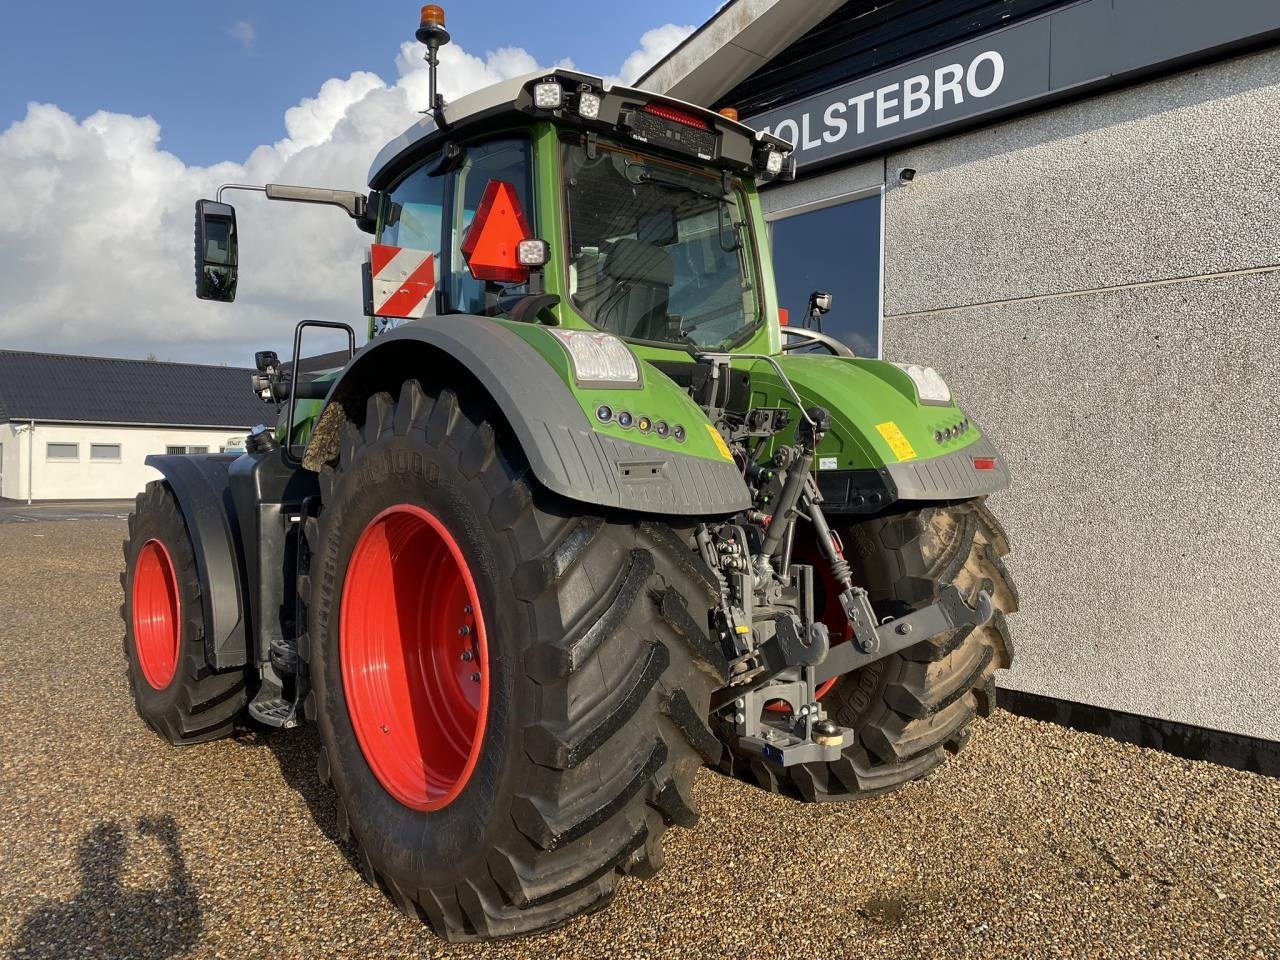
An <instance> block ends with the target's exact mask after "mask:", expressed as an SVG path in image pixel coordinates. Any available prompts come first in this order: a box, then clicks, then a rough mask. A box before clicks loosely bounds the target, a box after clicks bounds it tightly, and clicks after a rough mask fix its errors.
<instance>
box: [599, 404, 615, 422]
mask: <svg viewBox="0 0 1280 960" xmlns="http://www.w3.org/2000/svg"><path fill="white" fill-rule="evenodd" d="M596 419H597V420H599V421H600V422H601V423H608V422H609V421H610V420H612V419H613V407H611V406H609V405H608V404H607V403H602V404H600V406H598V407H596Z"/></svg>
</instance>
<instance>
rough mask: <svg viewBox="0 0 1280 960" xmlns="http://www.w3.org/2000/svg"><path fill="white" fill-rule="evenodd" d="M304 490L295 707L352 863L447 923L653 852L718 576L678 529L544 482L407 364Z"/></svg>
mask: <svg viewBox="0 0 1280 960" xmlns="http://www.w3.org/2000/svg"><path fill="white" fill-rule="evenodd" d="M321 492H322V501H323V509H322V512H321V513H320V516H319V517H318V518H317V519H316V520H314V521H312V522H310V523H309V524H308V526H307V529H306V537H307V542H308V545H309V548H310V551H311V558H310V563H309V568H308V573H307V574H306V575H305V576H304V577H303V581H302V585H301V590H302V593H303V596H304V598H305V599H306V603H307V636H306V637H305V638H304V640H303V642H302V643H301V645H300V653H301V655H302V656H303V658H304V659H305V660H306V661H307V662H308V664H309V668H310V672H311V682H312V693H311V695H310V697H309V698H308V701H307V704H306V714H307V716H308V717H309V718H312V719H314V720H315V721H316V722H317V724H318V725H319V730H320V737H321V742H322V752H321V755H320V757H319V769H320V775H321V777H322V779H324V780H325V781H326V782H330V783H332V785H333V788H334V791H335V793H336V794H337V820H338V825H339V829H340V831H341V833H342V835H343V837H344V839H346V840H347V841H348V842H349V843H351V844H352V845H353V846H354V847H355V848H356V850H357V851H358V856H359V860H360V862H361V863H362V864H363V867H364V872H365V874H366V876H367V878H368V879H369V880H370V881H371V882H373V883H375V884H376V885H377V886H379V887H380V888H381V889H382V890H383V891H384V892H385V893H386V894H387V895H388V896H389V897H390V898H391V899H392V900H393V901H394V902H395V903H396V904H397V905H398V906H399V907H400V909H401V910H403V911H404V912H405V913H407V914H409V915H410V916H413V917H417V918H419V919H421V920H425V921H427V922H428V923H430V925H431V926H432V927H433V928H434V930H435V931H436V932H437V933H438V934H440V935H441V936H443V937H446V938H447V939H449V940H453V941H462V940H476V939H485V938H491V937H505V936H513V935H516V934H523V933H529V932H532V931H537V930H543V929H547V928H550V927H554V926H557V925H559V924H561V923H563V922H565V921H567V920H569V919H570V918H572V917H574V916H576V915H578V914H581V913H584V912H587V911H591V910H594V909H598V908H600V907H602V906H603V905H604V904H606V903H607V902H608V901H609V899H610V898H611V897H612V895H613V893H614V888H615V884H616V882H617V879H618V876H619V874H621V873H629V872H630V873H639V874H642V875H648V874H651V873H653V872H654V871H656V870H657V869H658V867H659V866H660V864H661V861H662V849H661V845H660V837H661V835H662V833H663V831H664V829H665V828H666V826H667V825H669V824H672V823H676V824H680V825H682V826H689V825H692V823H693V822H694V821H695V819H696V812H695V810H694V806H693V803H692V800H691V798H690V786H691V783H692V780H693V777H694V775H695V773H696V771H697V769H698V768H699V767H700V766H701V765H702V764H703V763H704V762H706V761H714V760H716V759H717V758H718V755H719V751H720V745H719V743H718V742H717V741H716V739H715V737H714V736H713V735H712V734H711V732H710V730H709V729H708V728H707V727H706V725H705V721H704V719H703V718H705V717H706V716H707V711H708V708H709V702H710V695H711V691H712V689H713V688H714V687H715V686H717V684H718V682H719V681H718V678H719V677H722V676H723V674H722V673H719V672H718V671H720V670H721V669H722V667H723V661H722V660H721V661H718V662H717V656H718V655H717V653H716V651H715V650H714V648H713V647H712V645H711V644H710V643H709V641H708V639H707V637H706V634H705V630H704V629H703V628H702V627H701V626H699V624H704V623H706V622H707V617H706V612H707V610H709V609H710V607H711V606H712V605H713V603H714V600H715V596H716V585H715V579H714V577H713V575H712V574H711V572H710V571H709V570H707V569H706V568H705V566H704V565H703V564H702V562H701V561H700V560H699V559H698V558H697V556H696V554H695V553H694V552H693V550H692V548H691V546H690V541H689V540H688V539H687V536H686V533H685V532H681V531H677V530H675V529H674V528H673V527H671V526H668V525H666V524H655V523H650V522H638V521H636V520H635V518H629V517H626V516H621V515H612V514H611V515H603V514H599V513H593V512H592V511H591V510H590V508H585V507H583V506H582V505H581V504H574V503H569V502H567V501H564V500H562V499H560V498H558V497H555V496H552V495H550V494H548V493H547V492H546V491H544V490H542V489H541V488H538V487H537V486H536V485H535V484H534V483H533V482H532V481H531V480H530V479H529V478H528V476H527V469H526V466H525V463H524V461H523V458H522V455H521V453H520V450H519V448H518V446H517V445H516V444H515V442H514V440H513V439H512V438H511V437H510V436H509V435H508V432H507V428H506V427H505V425H504V424H503V423H502V422H501V420H500V419H499V418H498V417H497V415H496V414H495V413H494V412H493V411H492V410H491V409H490V408H489V407H488V405H486V404H484V403H483V402H480V401H478V400H476V399H469V398H465V397H464V398H460V397H459V395H458V394H456V393H455V392H454V391H452V390H448V389H446V390H443V391H441V392H440V393H439V395H438V396H435V397H433V396H429V395H428V394H427V393H426V392H425V391H424V390H423V389H422V388H421V387H420V386H419V384H418V383H417V382H413V381H410V382H407V383H405V384H404V385H403V388H402V389H401V390H400V394H399V397H398V398H392V397H391V396H390V395H389V394H386V393H381V394H377V395H375V396H373V397H372V398H371V399H370V400H369V402H368V405H367V411H366V418H365V422H364V424H363V426H362V427H355V426H348V428H347V429H346V432H345V434H344V436H343V440H342V443H341V444H340V451H339V458H338V461H337V463H336V464H334V465H331V466H328V467H326V468H324V470H323V471H322V473H321ZM378 584H381V586H379V585H378ZM441 611H445V614H442V613H441ZM446 614H447V615H446ZM370 678H372V679H370ZM472 684H474V685H473V686H471V685H472ZM380 743H381V744H382V745H380ZM388 745H389V748H386V747H387V746H388Z"/></svg>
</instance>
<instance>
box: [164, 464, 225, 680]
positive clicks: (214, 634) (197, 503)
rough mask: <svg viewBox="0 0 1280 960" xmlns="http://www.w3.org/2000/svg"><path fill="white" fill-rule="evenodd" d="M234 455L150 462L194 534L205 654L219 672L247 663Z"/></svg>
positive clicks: (193, 550) (190, 532)
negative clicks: (232, 475)
mask: <svg viewBox="0 0 1280 960" xmlns="http://www.w3.org/2000/svg"><path fill="white" fill-rule="evenodd" d="M235 459H236V458H235V457H228V456H222V455H218V454H211V455H208V456H176V455H167V456H159V455H152V456H149V457H147V460H146V462H147V466H149V467H154V468H155V469H157V470H159V471H160V474H161V476H163V477H164V480H165V483H167V484H168V485H169V489H170V490H172V491H173V495H174V496H175V497H176V498H177V500H178V507H179V509H181V511H182V518H183V520H185V521H186V524H187V532H188V533H189V534H190V535H191V548H192V552H193V553H194V554H195V558H196V572H197V573H198V574H199V577H200V603H201V606H202V607H203V612H204V652H205V658H206V659H207V660H208V662H209V665H210V666H211V667H213V668H214V669H215V670H222V669H225V668H227V667H237V666H243V665H244V664H246V663H247V662H248V654H249V629H248V622H247V619H246V617H245V603H244V584H243V580H242V571H243V569H244V564H243V561H242V557H243V550H242V547H241V544H240V532H239V523H238V520H237V516H236V507H235V503H234V501H233V500H232V497H231V484H230V481H229V478H228V475H227V469H228V467H229V466H230V465H231V464H232V463H233V462H234V461H235Z"/></svg>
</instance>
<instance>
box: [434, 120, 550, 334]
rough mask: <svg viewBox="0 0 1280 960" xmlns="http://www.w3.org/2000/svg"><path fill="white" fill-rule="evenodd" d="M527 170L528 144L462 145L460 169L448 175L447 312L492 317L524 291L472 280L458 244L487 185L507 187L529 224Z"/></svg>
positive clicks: (515, 141) (509, 140) (531, 211)
mask: <svg viewBox="0 0 1280 960" xmlns="http://www.w3.org/2000/svg"><path fill="white" fill-rule="evenodd" d="M530 168H531V162H530V149H529V141H528V140H525V139H519V138H502V139H497V140H489V141H486V142H484V143H476V144H469V145H468V146H467V148H466V153H465V154H464V158H463V162H462V164H461V166H459V167H458V168H457V169H456V170H455V171H454V173H453V187H452V193H453V197H454V200H453V216H452V229H451V237H450V243H449V250H450V257H449V282H448V285H447V288H446V290H445V293H444V300H445V309H446V310H447V311H448V312H451V313H476V314H488V315H493V314H495V313H498V312H500V311H501V307H500V303H501V301H502V300H503V299H504V298H506V297H508V296H510V295H513V294H519V293H523V292H526V291H527V289H528V285H527V284H523V283H499V282H495V281H485V280H477V279H476V278H475V277H473V276H472V275H471V271H470V270H468V269H467V263H466V260H465V259H464V258H463V256H462V244H463V242H464V240H465V239H466V235H467V230H468V229H469V228H470V226H471V224H472V221H473V220H474V219H475V215H476V210H477V209H478V208H479V206H480V201H481V199H482V198H483V197H484V194H485V189H486V188H487V187H488V186H489V182H490V181H491V180H499V181H503V182H505V183H509V184H511V186H512V187H513V188H514V189H515V193H516V197H517V198H518V200H519V202H520V206H521V208H522V210H523V211H524V215H525V218H526V219H527V220H528V221H529V223H530V224H531V225H532V224H533V223H534V222H535V221H534V208H533V184H532V175H531V169H530Z"/></svg>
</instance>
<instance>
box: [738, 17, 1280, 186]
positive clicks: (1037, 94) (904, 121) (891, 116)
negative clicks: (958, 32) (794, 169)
mask: <svg viewBox="0 0 1280 960" xmlns="http://www.w3.org/2000/svg"><path fill="white" fill-rule="evenodd" d="M1277 32H1280V3H1259V2H1251V0H1221V2H1217V3H1212V4H1210V3H1203V2H1199V0H1176V2H1169V0H1114V2H1113V0H1084V2H1083V3H1081V4H1079V5H1076V6H1072V7H1068V8H1065V9H1063V10H1059V11H1056V12H1054V13H1050V14H1045V15H1043V16H1040V17H1035V18H1032V19H1029V20H1026V21H1023V22H1021V23H1018V24H1015V25H1013V26H1010V27H1006V28H1005V29H1003V30H996V31H993V32H991V33H989V34H987V35H986V36H983V37H980V38H978V39H977V40H971V41H967V42H966V43H963V44H959V45H957V46H954V47H950V48H948V49H946V50H943V51H941V52H939V53H936V54H933V55H931V56H928V57H921V58H920V59H918V60H914V61H911V62H909V63H906V64H902V65H900V66H898V67H894V68H892V69H890V70H885V71H881V72H879V73H875V74H872V75H870V76H865V77H860V78H858V79H855V80H853V81H851V82H850V83H847V84H842V85H841V86H838V87H834V88H832V89H830V90H827V91H825V92H823V93H820V94H816V95H814V96H811V97H806V98H804V99H802V100H799V101H796V102H795V103H791V104H788V105H786V106H784V107H779V108H778V109H775V110H769V111H767V112H765V113H762V114H757V115H755V116H752V117H749V118H747V120H746V122H747V123H748V124H750V125H752V126H755V127H760V128H763V129H768V130H769V131H770V132H772V133H775V134H778V135H781V136H784V137H786V138H787V139H790V140H793V141H794V142H795V144H796V163H797V166H798V167H800V168H803V167H806V166H812V165H814V164H819V163H824V162H829V161H831V160H833V159H835V158H840V157H854V156H858V155H862V154H866V153H868V152H870V151H871V150H873V149H874V150H883V149H884V148H886V147H888V146H891V145H893V144H897V143H907V142H911V141H913V140H918V139H920V138H921V137H923V136H926V135H933V134H937V133H941V132H943V131H945V130H949V129H953V128H957V127H959V126H961V125H972V124H973V123H974V122H975V121H976V120H977V119H978V118H980V117H984V116H988V117H989V116H992V115H999V114H1001V113H1008V112H1010V111H1011V110H1013V109H1015V108H1019V109H1020V108H1023V107H1026V106H1029V105H1031V104H1033V103H1036V102H1039V101H1045V100H1048V99H1050V98H1054V97H1057V98H1061V97H1063V96H1065V95H1067V94H1068V93H1069V92H1072V93H1074V92H1079V91H1081V90H1083V89H1085V88H1086V87H1087V86H1089V85H1092V84H1101V83H1109V82H1116V81H1118V80H1120V79H1122V78H1124V77H1127V76H1132V75H1136V74H1140V73H1142V72H1146V71H1152V70H1155V69H1161V68H1164V69H1171V68H1174V67H1176V66H1178V65H1180V64H1181V63H1183V62H1186V61H1188V60H1190V59H1194V58H1196V57H1200V58H1204V57H1207V56H1211V55H1214V54H1216V53H1218V52H1220V51H1222V50H1225V49H1230V48H1231V47H1233V46H1238V45H1240V44H1244V43H1246V42H1251V41H1252V42H1260V41H1262V40H1265V39H1267V38H1269V37H1271V36H1273V35H1274V34H1276V33H1277ZM983 58H985V62H984V60H983ZM980 63H981V64H982V66H981V67H980V72H979V69H975V67H976V66H977V65H978V64H980ZM997 63H998V64H999V65H1000V67H1001V70H1000V72H999V74H997V72H996V64H997ZM953 66H954V67H957V68H959V67H964V68H966V70H965V73H964V76H963V78H962V82H961V84H960V89H959V91H958V93H959V94H960V95H959V96H957V93H956V92H952V93H950V94H948V95H946V96H943V97H941V98H940V97H939V91H940V90H941V89H942V85H941V78H942V77H943V75H942V74H940V73H939V72H938V71H939V70H948V71H950V70H951V68H952V67H953ZM952 72H953V71H952ZM971 74H972V75H973V76H974V77H975V78H976V80H975V82H974V84H973V85H972V86H971V85H970V75H971ZM947 76H950V73H948V74H947ZM908 79H912V82H913V85H914V90H915V99H913V106H912V108H911V109H910V110H909V109H908V108H907V105H906V103H905V94H904V90H905V88H904V83H905V81H907V80H908ZM922 83H923V84H924V86H920V84H922ZM921 91H926V92H927V96H928V101H927V105H926V106H925V107H924V108H923V109H919V110H918V111H917V110H916V108H917V107H919V106H920V104H922V103H926V101H924V100H921V99H919V96H920V95H921ZM868 97H870V99H867V98H868ZM908 113H912V114H913V115H911V116H908ZM859 120H861V124H862V129H861V130H859V127H858V123H859ZM881 121H883V122H881Z"/></svg>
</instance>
